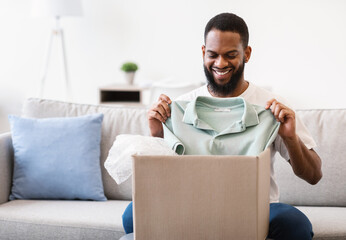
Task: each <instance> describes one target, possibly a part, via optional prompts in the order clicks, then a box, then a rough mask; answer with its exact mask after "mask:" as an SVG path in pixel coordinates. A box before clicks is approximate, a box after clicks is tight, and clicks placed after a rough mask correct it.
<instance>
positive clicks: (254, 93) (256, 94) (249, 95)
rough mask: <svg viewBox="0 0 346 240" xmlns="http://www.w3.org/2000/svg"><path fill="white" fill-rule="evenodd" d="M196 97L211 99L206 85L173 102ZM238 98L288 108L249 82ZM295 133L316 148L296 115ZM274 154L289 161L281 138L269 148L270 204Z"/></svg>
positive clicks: (274, 188) (274, 193) (275, 191)
mask: <svg viewBox="0 0 346 240" xmlns="http://www.w3.org/2000/svg"><path fill="white" fill-rule="evenodd" d="M197 96H207V97H213V96H212V95H211V94H210V93H209V91H208V88H207V84H205V85H203V86H201V87H199V88H197V89H195V90H193V91H191V92H188V93H186V94H184V95H182V96H180V97H178V98H177V99H175V100H183V101H191V100H194V99H195V98H196V97H197ZM239 97H243V98H244V99H245V100H246V101H247V102H249V103H251V104H255V105H259V106H263V107H264V106H265V105H266V103H267V101H269V100H271V99H273V98H275V99H276V100H277V101H279V102H280V103H282V104H284V105H286V106H288V107H290V105H289V104H288V103H287V101H286V100H285V99H283V98H282V97H280V96H278V95H276V94H274V93H272V92H270V91H268V90H266V89H264V88H261V87H258V86H256V85H255V84H253V83H250V82H249V86H248V88H247V89H246V90H245V91H244V92H243V93H242V94H241V95H239ZM296 132H297V134H298V136H299V138H300V139H301V140H302V142H303V143H304V144H305V146H306V147H307V148H308V149H312V148H314V147H316V143H315V141H314V140H313V138H312V137H311V135H310V133H309V131H308V130H307V128H306V127H305V125H304V124H303V122H302V121H301V119H300V118H299V117H298V116H297V115H296ZM276 152H279V153H280V155H281V156H282V157H283V158H284V159H286V160H287V161H288V160H289V154H288V151H287V149H286V146H285V144H284V143H283V141H282V138H281V137H280V136H279V135H278V136H277V137H276V139H275V141H274V143H273V144H272V146H271V173H270V202H271V203H273V202H279V188H278V185H277V183H276V180H275V175H274V159H275V158H274V155H275V154H276Z"/></svg>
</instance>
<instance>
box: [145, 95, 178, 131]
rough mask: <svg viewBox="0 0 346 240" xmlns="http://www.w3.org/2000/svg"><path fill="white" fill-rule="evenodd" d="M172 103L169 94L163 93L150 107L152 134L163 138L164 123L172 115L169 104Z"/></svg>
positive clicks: (149, 116) (149, 119) (149, 118)
mask: <svg viewBox="0 0 346 240" xmlns="http://www.w3.org/2000/svg"><path fill="white" fill-rule="evenodd" d="M171 103H172V101H171V99H170V98H169V97H168V96H166V95H164V94H161V95H160V97H159V99H158V101H157V102H156V103H154V104H153V106H152V107H151V108H150V109H149V111H148V121H149V129H150V134H151V136H153V137H161V138H163V127H162V123H164V122H166V120H167V118H169V117H170V116H171V109H170V108H169V106H168V104H171Z"/></svg>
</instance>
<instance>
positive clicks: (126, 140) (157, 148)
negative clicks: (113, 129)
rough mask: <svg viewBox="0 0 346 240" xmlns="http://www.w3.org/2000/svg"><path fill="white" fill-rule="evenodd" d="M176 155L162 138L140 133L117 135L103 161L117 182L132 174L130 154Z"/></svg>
mask: <svg viewBox="0 0 346 240" xmlns="http://www.w3.org/2000/svg"><path fill="white" fill-rule="evenodd" d="M135 154H138V155H177V154H176V153H175V152H174V151H173V150H172V149H171V148H170V147H169V146H168V145H167V143H166V142H165V140H164V139H163V138H158V137H148V136H141V135H130V134H121V135H118V136H117V137H116V139H115V141H114V143H113V146H112V147H111V149H110V150H109V153H108V157H107V159H106V161H105V163H104V166H105V168H106V169H107V171H108V173H109V175H111V177H112V178H113V179H114V180H115V181H116V183H117V184H121V183H123V182H125V181H126V180H127V179H128V178H129V177H130V176H131V175H132V155H135Z"/></svg>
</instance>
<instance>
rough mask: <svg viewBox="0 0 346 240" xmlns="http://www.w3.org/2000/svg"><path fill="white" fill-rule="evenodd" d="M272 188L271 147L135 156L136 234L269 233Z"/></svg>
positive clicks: (149, 239)
mask: <svg viewBox="0 0 346 240" xmlns="http://www.w3.org/2000/svg"><path fill="white" fill-rule="evenodd" d="M269 189H270V150H269V149H267V150H265V151H264V152H262V153H261V154H260V155H259V156H140V155H137V156H134V160H133V201H134V203H133V204H134V205H133V207H134V209H133V212H134V236H135V239H136V240H184V239H186V240H203V239H205V240H229V239H241V240H246V239H249V240H254V239H261V240H263V239H266V236H267V234H268V228H269Z"/></svg>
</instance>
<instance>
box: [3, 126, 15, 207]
mask: <svg viewBox="0 0 346 240" xmlns="http://www.w3.org/2000/svg"><path fill="white" fill-rule="evenodd" d="M13 159H14V157H13V147H12V138H11V133H2V134H0V204H3V203H5V202H7V201H8V197H9V195H10V191H11V184H12V169H13Z"/></svg>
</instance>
